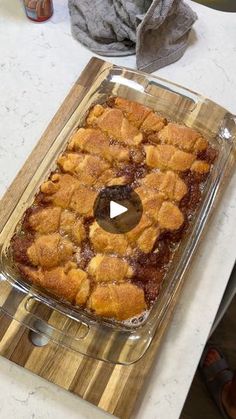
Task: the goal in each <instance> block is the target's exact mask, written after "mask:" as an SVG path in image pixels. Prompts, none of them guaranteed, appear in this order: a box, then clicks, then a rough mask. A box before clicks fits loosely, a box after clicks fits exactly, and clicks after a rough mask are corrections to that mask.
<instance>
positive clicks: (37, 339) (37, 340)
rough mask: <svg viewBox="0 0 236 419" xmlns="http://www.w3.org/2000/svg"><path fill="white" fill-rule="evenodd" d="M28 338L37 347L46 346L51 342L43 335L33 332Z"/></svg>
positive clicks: (30, 332)
mask: <svg viewBox="0 0 236 419" xmlns="http://www.w3.org/2000/svg"><path fill="white" fill-rule="evenodd" d="M28 337H29V340H30V342H31V343H32V344H33V345H34V346H37V347H42V346H46V345H47V344H48V342H49V340H50V339H49V338H47V337H46V336H44V335H41V333H37V332H34V331H33V330H30V331H29V334H28Z"/></svg>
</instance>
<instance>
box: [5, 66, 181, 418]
mask: <svg viewBox="0 0 236 419" xmlns="http://www.w3.org/2000/svg"><path fill="white" fill-rule="evenodd" d="M107 67H112V64H110V63H107V62H105V61H102V60H100V59H97V58H92V59H91V60H90V61H89V63H88V65H87V66H86V68H85V69H84V71H83V73H82V74H81V76H80V77H79V79H78V80H77V82H76V83H75V85H74V86H73V88H72V89H71V91H70V93H69V95H68V96H67V97H66V99H65V101H64V102H63V104H62V105H61V107H60V109H59V110H58V112H57V113H56V115H55V116H54V118H53V120H52V121H51V123H50V124H49V126H48V128H47V129H46V131H45V132H44V134H43V136H42V138H41V139H40V141H39V142H38V144H37V146H36V147H35V149H34V150H33V152H32V153H31V155H30V156H29V158H28V159H27V161H26V163H25V165H24V166H23V168H22V169H21V171H20V172H19V173H18V175H17V177H16V179H15V180H14V182H13V183H12V185H11V186H10V187H9V189H8V191H7V193H6V194H5V196H4V197H3V199H2V201H1V204H0V231H1V229H2V227H3V226H4V223H5V220H6V218H7V217H8V216H9V214H10V213H11V212H12V210H13V208H14V206H15V205H16V203H17V201H18V199H19V197H20V196H21V194H22V192H23V190H24V188H25V186H26V185H27V184H28V181H29V179H30V178H31V176H32V174H33V172H34V168H35V167H36V166H38V164H39V163H40V161H41V160H42V158H43V156H44V155H45V153H46V152H47V151H48V150H49V148H50V146H51V144H52V142H53V141H54V140H55V138H56V137H57V136H58V134H59V133H60V131H61V130H62V128H63V127H64V125H65V124H66V122H67V121H68V119H69V118H70V116H71V115H72V113H73V112H74V110H75V109H76V107H77V106H78V103H79V102H80V101H81V99H82V98H83V97H84V95H85V94H86V91H87V89H88V88H90V86H91V84H92V83H93V80H94V79H95V78H96V76H97V75H98V73H99V72H100V71H101V70H102V69H104V68H107ZM4 292H5V293H6V295H5V297H4V298H5V303H7V304H11V303H12V304H13V301H12V302H11V299H12V295H11V293H10V294H8V293H7V292H6V291H4V283H3V285H2V287H1V297H3V296H4ZM4 298H3V301H4ZM176 301H177V295H176V298H175V300H174V301H173V302H172V306H171V307H170V309H169V311H168V315H167V316H166V317H165V320H164V321H163V323H162V325H161V327H160V329H159V330H158V334H157V335H156V336H155V337H154V339H153V341H152V343H151V345H150V347H149V349H148V351H147V352H146V354H145V355H144V356H143V358H142V359H141V360H140V361H138V362H137V363H135V364H133V365H129V366H121V365H112V364H109V363H106V362H103V361H97V360H94V359H91V358H88V357H86V356H82V355H80V354H79V353H76V352H73V351H70V350H68V349H65V348H63V347H59V346H58V345H56V344H54V343H53V342H49V343H48V344H47V345H46V346H44V347H36V346H34V345H33V344H32V343H31V341H30V340H29V330H28V329H27V328H25V327H23V326H21V325H20V324H19V323H18V322H17V321H15V320H12V319H11V318H9V317H7V316H6V315H4V314H3V313H1V311H0V354H1V355H2V356H3V357H5V358H7V359H9V360H10V361H13V362H15V363H16V364H18V365H20V366H22V367H24V368H26V369H28V370H29V371H32V372H33V373H35V374H37V375H38V376H40V377H43V378H44V379H46V380H48V381H50V382H52V383H54V384H57V385H59V386H61V387H63V388H64V389H66V390H68V391H71V392H72V393H74V394H76V395H78V396H80V397H81V398H83V399H85V400H87V401H89V402H91V403H93V404H94V405H96V406H98V407H100V408H102V409H104V410H105V411H107V412H109V413H111V414H114V415H116V416H118V417H120V418H124V419H125V418H129V417H130V416H131V413H132V412H133V411H134V408H136V409H137V408H138V404H139V402H140V399H139V400H138V398H139V397H140V395H141V389H142V387H143V385H144V382H145V380H146V379H147V377H148V374H149V371H150V369H151V366H152V364H153V362H155V357H156V355H157V350H158V348H159V346H160V341H161V338H162V336H163V334H164V331H165V329H166V326H167V325H168V323H169V320H170V317H171V314H172V312H173V309H174V306H175V305H176ZM14 304H16V302H15V301H14ZM45 310H47V308H45Z"/></svg>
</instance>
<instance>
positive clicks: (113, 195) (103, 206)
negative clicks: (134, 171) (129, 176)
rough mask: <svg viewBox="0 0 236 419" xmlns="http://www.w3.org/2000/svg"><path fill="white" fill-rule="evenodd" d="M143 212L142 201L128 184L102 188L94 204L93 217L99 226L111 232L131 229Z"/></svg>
mask: <svg viewBox="0 0 236 419" xmlns="http://www.w3.org/2000/svg"><path fill="white" fill-rule="evenodd" d="M142 213H143V207H142V202H141V200H140V198H139V196H138V194H137V193H136V192H134V191H133V189H132V188H131V187H130V186H127V185H119V186H108V187H106V188H104V189H102V190H101V191H100V193H99V195H98V196H97V199H96V201H95V204H94V217H95V219H96V221H97V223H98V224H99V226H100V227H101V228H103V229H104V230H106V231H108V232H109V233H113V234H124V233H127V232H128V231H130V230H132V229H133V228H134V227H135V226H136V225H137V224H138V223H139V221H140V219H141V217H142Z"/></svg>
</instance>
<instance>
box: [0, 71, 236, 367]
mask: <svg viewBox="0 0 236 419" xmlns="http://www.w3.org/2000/svg"><path fill="white" fill-rule="evenodd" d="M110 96H122V97H124V98H126V99H130V100H134V101H137V102H140V103H142V104H145V105H147V106H149V107H151V108H152V109H154V110H156V111H158V112H159V113H162V114H163V115H164V116H166V117H167V118H168V119H170V120H174V121H176V122H181V123H184V124H186V125H187V126H190V127H193V128H195V129H197V130H198V131H200V132H201V133H202V134H203V135H204V136H205V137H206V138H207V139H208V141H209V142H210V143H211V144H212V145H213V146H214V147H215V148H216V149H217V150H218V158H217V161H216V162H215V164H214V166H213V169H212V171H211V173H210V175H209V177H208V180H207V182H206V184H205V187H204V190H203V193H202V200H201V203H200V205H199V207H198V209H197V211H196V213H195V214H194V216H193V219H192V220H191V223H190V227H189V228H188V231H187V234H186V235H185V236H184V238H183V240H182V241H181V243H180V245H179V247H178V249H177V251H176V252H175V254H174V258H173V260H172V262H171V265H170V268H169V270H168V273H167V275H166V277H165V280H164V283H163V286H162V288H161V291H160V294H159V297H158V300H157V301H156V303H155V304H154V305H153V307H152V309H151V310H150V312H149V313H148V315H147V316H146V317H145V318H144V320H143V321H142V322H141V323H131V322H130V323H118V322H113V321H109V320H106V319H99V318H97V317H95V316H92V315H91V314H89V313H87V312H86V311H85V310H82V309H79V308H78V307H74V306H71V305H69V304H68V303H65V302H62V301H61V300H59V299H57V298H56V297H55V296H52V295H50V294H49V293H46V292H44V291H42V290H41V289H38V288H37V287H35V286H30V285H29V284H28V283H26V282H25V281H23V280H22V279H21V278H20V275H19V273H18V272H17V270H16V269H15V267H14V264H13V262H12V259H11V254H10V251H9V245H10V240H11V237H12V236H13V234H14V231H15V228H16V226H17V224H18V223H19V221H20V219H21V217H22V215H23V213H24V211H25V210H26V209H27V208H28V207H29V206H30V205H31V203H32V202H33V199H34V196H35V193H36V192H37V191H38V189H39V186H40V184H41V183H42V182H43V181H44V180H45V179H47V177H48V175H49V174H50V172H51V171H52V170H53V169H54V168H55V161H56V159H57V156H58V155H59V154H60V153H61V152H62V151H63V150H64V149H65V147H66V144H67V141H68V139H69V137H70V136H71V135H72V133H73V132H74V131H75V130H76V129H77V128H78V126H80V125H81V124H82V123H83V120H84V118H85V115H86V113H87V112H88V110H89V109H90V108H91V106H93V105H94V104H95V103H103V102H105V101H106V100H107V99H108V98H109V97H110ZM235 122H236V118H235V116H234V115H232V114H230V113H229V112H227V111H226V110H225V109H223V108H222V107H220V106H218V105H217V104H215V103H213V102H211V101H210V100H208V99H206V98H204V97H203V96H200V95H198V94H196V93H194V92H192V91H190V90H187V89H185V88H183V87H181V86H178V85H176V84H173V83H171V82H168V81H166V80H163V79H160V78H157V77H154V76H150V75H147V74H145V73H142V72H138V71H133V70H129V69H126V68H119V67H112V66H110V67H108V68H106V69H103V70H102V69H101V70H100V72H99V74H98V76H97V78H96V80H95V82H94V83H93V85H92V86H91V87H90V89H89V90H88V91H87V93H86V95H85V96H84V98H83V99H82V101H81V102H80V103H79V104H78V106H77V108H76V109H75V111H74V112H73V114H72V116H71V117H70V118H69V120H68V122H67V123H66V124H65V126H64V128H63V129H62V130H61V132H60V134H59V135H58V136H57V137H56V139H55V140H54V142H53V144H52V146H51V147H50V149H49V151H48V152H47V154H46V155H45V156H44V158H43V159H42V161H41V163H40V165H39V166H38V167H36V168H35V173H34V176H33V177H32V179H31V181H30V182H29V184H28V185H27V187H26V188H25V190H24V192H23V194H22V196H21V198H20V199H19V201H18V203H17V205H16V206H15V208H14V210H13V211H12V213H11V215H10V216H9V219H8V220H6V223H5V226H4V228H3V230H2V231H1V233H0V246H1V259H0V290H2V291H3V292H0V307H1V310H2V311H3V312H4V313H5V314H7V315H8V316H10V317H12V318H13V319H15V320H17V321H18V322H20V323H21V324H22V325H24V326H26V327H27V328H29V329H30V330H33V331H36V332H40V333H41V334H43V335H45V336H46V337H48V338H50V339H51V340H52V341H54V342H56V343H58V344H60V345H63V346H65V347H67V348H70V349H72V350H75V351H78V352H79V353H82V354H84V355H88V356H90V357H94V358H96V359H100V360H104V361H109V362H112V363H119V364H123V365H125V364H131V363H133V362H136V361H137V360H139V359H140V358H141V357H142V355H143V354H144V353H145V352H146V350H147V348H148V346H149V345H150V343H151V341H152V339H153V337H154V334H155V333H158V330H160V329H159V328H160V326H161V324H162V322H163V320H164V319H165V316H166V314H167V313H168V310H169V309H170V306H171V304H172V302H173V300H175V299H176V298H177V296H178V291H179V289H180V287H181V286H182V284H183V280H184V277H185V276H184V274H185V272H186V269H187V267H188V266H189V263H190V261H191V260H192V256H193V253H194V251H195V249H196V246H197V243H198V242H199V239H200V237H201V235H202V231H203V228H204V226H205V224H206V221H207V220H208V218H209V215H210V214H211V212H212V209H213V208H214V206H215V204H216V197H217V196H219V192H220V191H223V190H224V184H225V181H226V179H227V177H228V175H229V173H230V170H231V169H232V167H233V164H234V161H235V136H236V127H235Z"/></svg>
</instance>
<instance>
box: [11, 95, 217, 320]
mask: <svg viewBox="0 0 236 419" xmlns="http://www.w3.org/2000/svg"><path fill="white" fill-rule="evenodd" d="M216 155H217V153H216V151H215V150H214V149H213V148H212V147H211V146H210V145H209V143H208V141H207V140H206V139H205V138H204V137H203V136H202V135H201V134H200V133H199V132H197V131H195V130H193V129H192V128H189V127H186V126H185V125H181V124H177V123H173V122H168V121H167V119H166V118H164V117H163V116H161V115H158V113H156V112H154V111H153V110H152V109H150V108H148V107H146V106H143V105H141V104H139V103H136V102H132V101H129V100H126V99H123V98H121V97H115V98H114V97H113V98H110V99H109V100H108V101H107V103H105V104H103V105H100V104H99V105H95V106H94V107H93V108H92V109H91V110H90V112H89V113H88V115H87V118H86V122H85V124H84V126H83V127H80V128H79V129H78V130H77V131H76V132H75V133H74V134H73V135H72V137H71V138H70V141H69V143H68V145H67V147H66V150H65V151H64V153H63V154H62V155H61V156H60V157H59V158H58V160H57V169H56V170H55V171H54V172H53V173H51V175H50V177H49V179H48V180H46V181H45V182H44V183H43V184H42V185H41V187H40V191H39V192H38V194H37V195H36V197H35V200H34V203H33V205H32V206H31V207H30V208H28V210H27V211H26V212H25V214H24V217H23V220H22V222H21V225H20V226H19V227H18V229H17V231H16V233H15V235H14V237H13V238H12V241H11V249H12V254H13V259H14V262H15V264H16V266H17V268H18V270H19V271H20V273H21V275H22V276H23V278H24V279H26V280H28V281H29V282H30V283H33V284H35V285H37V286H39V287H41V288H43V289H45V290H47V291H49V292H50V293H51V294H54V295H56V296H57V297H60V298H61V299H63V300H66V301H68V302H70V303H72V304H73V305H78V306H80V307H82V308H84V309H85V310H88V311H89V312H92V313H94V314H95V315H97V316H101V317H106V318H112V319H115V320H119V321H121V320H127V319H130V318H132V317H135V316H140V315H142V313H143V312H145V311H146V310H149V309H150V307H151V306H152V305H153V303H154V302H155V300H156V299H157V298H158V293H159V291H160V287H161V285H162V283H163V280H164V278H165V274H166V272H167V270H168V266H169V264H170V263H171V259H172V257H173V253H174V251H175V249H176V243H178V242H180V241H181V239H182V237H183V235H184V234H185V232H186V230H187V228H188V225H189V222H190V219H191V216H192V215H193V213H194V212H195V211H196V208H197V205H198V203H199V201H200V199H201V190H202V186H203V184H204V182H205V181H206V178H207V176H208V174H209V172H210V170H211V167H212V164H213V163H214V160H215V158H216ZM112 185H129V186H131V187H132V189H133V190H134V191H135V192H136V193H137V194H138V195H139V197H140V199H141V201H142V205H143V214H142V217H141V220H140V222H139V223H138V225H137V226H136V227H134V228H133V229H132V230H130V231H129V232H127V233H124V234H112V233H109V232H107V231H105V230H103V229H102V228H101V227H100V226H99V224H98V223H97V221H96V220H95V219H94V214H93V206H94V203H95V200H96V197H97V195H98V193H99V191H101V189H102V188H104V187H107V186H112Z"/></svg>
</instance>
